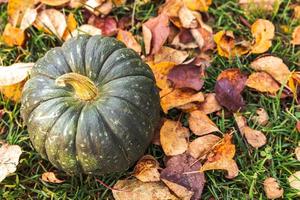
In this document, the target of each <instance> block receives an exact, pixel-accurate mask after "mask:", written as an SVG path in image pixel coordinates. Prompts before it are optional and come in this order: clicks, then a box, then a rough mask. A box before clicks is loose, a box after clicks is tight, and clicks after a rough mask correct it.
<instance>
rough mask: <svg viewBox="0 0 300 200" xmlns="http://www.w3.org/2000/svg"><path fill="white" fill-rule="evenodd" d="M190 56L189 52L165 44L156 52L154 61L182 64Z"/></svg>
mask: <svg viewBox="0 0 300 200" xmlns="http://www.w3.org/2000/svg"><path fill="white" fill-rule="evenodd" d="M188 56H189V54H188V52H186V51H180V50H177V49H173V48H170V47H166V46H163V47H161V49H160V50H159V51H158V52H157V53H156V54H154V63H160V62H172V63H175V64H176V65H179V64H182V63H183V61H185V59H186V58H187V57H188Z"/></svg>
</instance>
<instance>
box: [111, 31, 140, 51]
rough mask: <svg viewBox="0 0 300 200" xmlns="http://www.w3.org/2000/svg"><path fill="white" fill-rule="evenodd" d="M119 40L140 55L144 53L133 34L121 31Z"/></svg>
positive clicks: (118, 36)
mask: <svg viewBox="0 0 300 200" xmlns="http://www.w3.org/2000/svg"><path fill="white" fill-rule="evenodd" d="M117 39H118V40H120V41H121V42H123V43H124V44H125V45H126V46H127V47H128V48H131V49H133V50H135V51H136V52H137V53H139V54H140V53H141V52H142V47H141V45H140V44H139V43H138V42H137V41H136V39H135V38H134V36H133V35H132V33H131V32H129V31H123V30H121V29H119V32H118V35H117Z"/></svg>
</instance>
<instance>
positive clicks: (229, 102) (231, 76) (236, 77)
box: [215, 68, 247, 112]
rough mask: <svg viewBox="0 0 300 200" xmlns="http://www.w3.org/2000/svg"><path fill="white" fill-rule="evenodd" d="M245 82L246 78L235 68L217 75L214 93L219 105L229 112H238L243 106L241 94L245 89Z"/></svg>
mask: <svg viewBox="0 0 300 200" xmlns="http://www.w3.org/2000/svg"><path fill="white" fill-rule="evenodd" d="M246 80H247V76H246V75H245V74H243V73H242V72H241V71H240V70H239V69H237V68H232V69H227V70H224V71H223V72H222V73H221V74H219V76H218V78H217V82H216V85H215V93H216V99H217V101H218V102H219V103H220V105H222V106H224V107H225V108H227V109H228V110H229V111H231V112H236V111H238V110H240V109H241V108H242V107H243V106H244V105H245V102H244V99H243V97H242V95H241V92H242V91H243V89H244V87H245V83H246Z"/></svg>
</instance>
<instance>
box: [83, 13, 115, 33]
mask: <svg viewBox="0 0 300 200" xmlns="http://www.w3.org/2000/svg"><path fill="white" fill-rule="evenodd" d="M88 24H90V25H92V26H94V27H96V28H98V29H100V30H101V33H102V35H104V36H113V35H116V34H117V33H118V28H117V21H116V19H115V18H114V17H105V18H100V17H96V16H95V15H92V16H91V17H90V18H89V20H88Z"/></svg>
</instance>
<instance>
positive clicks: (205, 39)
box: [191, 28, 215, 51]
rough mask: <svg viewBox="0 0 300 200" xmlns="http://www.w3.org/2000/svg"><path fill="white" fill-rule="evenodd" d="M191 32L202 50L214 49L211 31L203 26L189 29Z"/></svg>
mask: <svg viewBox="0 0 300 200" xmlns="http://www.w3.org/2000/svg"><path fill="white" fill-rule="evenodd" d="M191 33H192V36H193V37H194V39H195V41H196V43H197V44H198V47H199V48H200V49H201V50H202V51H207V50H209V49H214V47H215V43H214V39H213V33H212V32H210V31H208V30H206V29H204V28H196V29H191Z"/></svg>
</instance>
